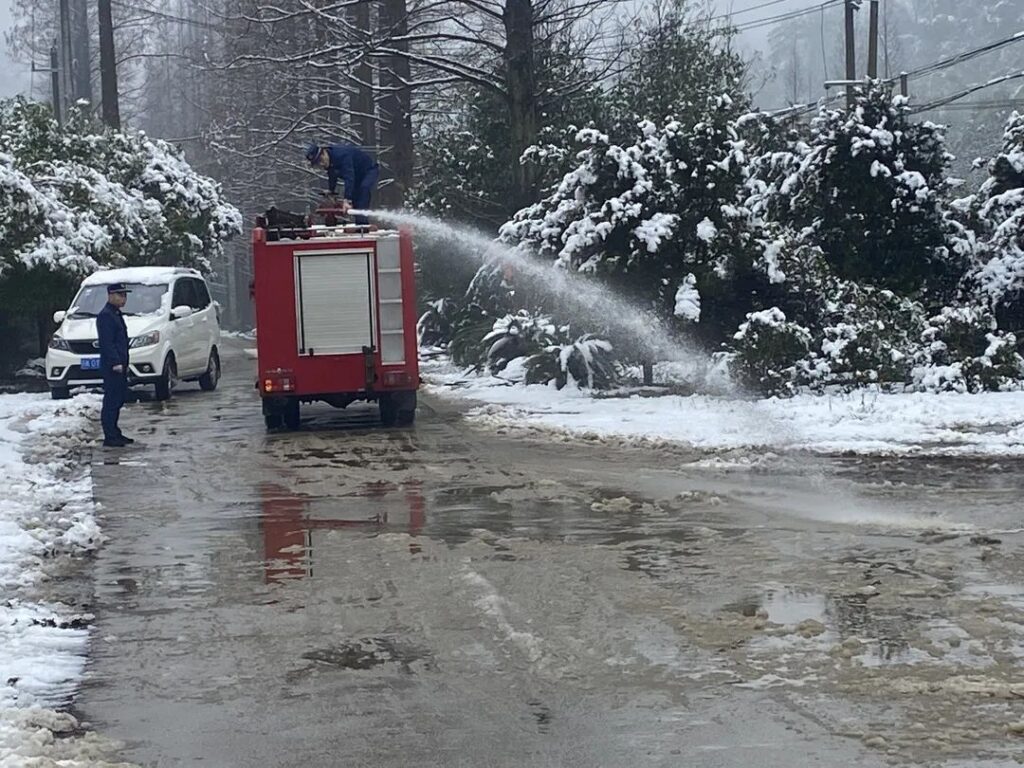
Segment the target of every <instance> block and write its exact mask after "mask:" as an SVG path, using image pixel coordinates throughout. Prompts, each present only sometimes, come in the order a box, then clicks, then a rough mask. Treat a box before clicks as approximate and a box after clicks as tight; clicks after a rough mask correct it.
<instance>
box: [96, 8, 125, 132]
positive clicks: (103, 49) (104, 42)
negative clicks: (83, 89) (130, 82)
mask: <svg viewBox="0 0 1024 768" xmlns="http://www.w3.org/2000/svg"><path fill="white" fill-rule="evenodd" d="M98 10H99V13H98V14H97V16H98V21H99V27H100V83H101V85H100V88H101V96H102V98H103V122H104V123H106V124H107V125H108V126H110V127H111V128H113V129H114V130H115V131H119V130H121V109H120V107H119V105H118V95H117V59H116V58H115V56H114V16H113V13H112V12H111V10H110V0H98Z"/></svg>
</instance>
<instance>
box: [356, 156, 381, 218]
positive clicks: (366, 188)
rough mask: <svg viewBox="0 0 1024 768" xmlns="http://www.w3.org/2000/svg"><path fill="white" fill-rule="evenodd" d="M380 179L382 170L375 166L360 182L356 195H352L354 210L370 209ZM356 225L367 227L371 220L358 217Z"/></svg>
mask: <svg viewBox="0 0 1024 768" xmlns="http://www.w3.org/2000/svg"><path fill="white" fill-rule="evenodd" d="M379 178H380V168H379V167H378V166H376V165H375V166H373V167H372V168H371V169H370V170H368V171H367V172H366V175H365V176H363V178H362V179H360V180H359V186H358V187H356V191H355V194H353V195H352V207H353V208H355V209H356V210H357V211H365V210H367V209H368V208H369V207H370V199H371V198H372V197H373V191H374V190H375V189H377V180H378V179H379ZM355 223H356V224H359V225H362V226H366V225H367V224H369V223H370V220H369V219H368V218H367V217H366V216H356V218H355Z"/></svg>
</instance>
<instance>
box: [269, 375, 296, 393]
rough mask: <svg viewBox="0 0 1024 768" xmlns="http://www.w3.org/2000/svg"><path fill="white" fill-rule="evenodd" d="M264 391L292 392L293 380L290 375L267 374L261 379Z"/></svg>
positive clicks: (293, 389) (293, 388)
mask: <svg viewBox="0 0 1024 768" xmlns="http://www.w3.org/2000/svg"><path fill="white" fill-rule="evenodd" d="M263 391H264V392H294V391H295V380H294V379H293V378H291V377H290V376H268V377H267V378H265V379H264V380H263Z"/></svg>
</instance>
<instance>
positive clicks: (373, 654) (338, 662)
mask: <svg viewBox="0 0 1024 768" xmlns="http://www.w3.org/2000/svg"><path fill="white" fill-rule="evenodd" d="M302 658H303V659H305V660H306V661H311V662H313V663H314V666H315V667H334V668H337V669H350V670H367V669H373V668H374V667H380V666H383V665H385V664H398V665H399V666H400V667H401V668H402V670H403V671H405V672H409V673H412V672H413V671H414V669H413V665H414V663H415V662H421V661H426V660H428V659H429V654H428V653H427V652H426V651H425V650H424V649H422V648H416V647H414V646H411V645H409V644H408V643H402V642H400V641H398V640H396V639H395V638H392V637H364V638H361V639H359V640H355V641H353V642H349V643H341V644H340V645H335V646H330V647H327V648H317V649H315V650H312V651H307V652H305V653H303V654H302ZM311 670H312V667H310V668H307V669H306V670H305V671H307V672H308V671H311Z"/></svg>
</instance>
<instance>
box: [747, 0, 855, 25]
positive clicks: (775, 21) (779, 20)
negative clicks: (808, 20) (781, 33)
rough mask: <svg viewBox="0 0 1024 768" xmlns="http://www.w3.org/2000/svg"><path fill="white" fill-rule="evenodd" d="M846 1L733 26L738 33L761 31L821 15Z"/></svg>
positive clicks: (832, 1) (829, 0) (832, 0)
mask: <svg viewBox="0 0 1024 768" xmlns="http://www.w3.org/2000/svg"><path fill="white" fill-rule="evenodd" d="M843 2H844V0H825V2H823V3H815V4H814V5H812V6H810V7H808V8H802V9H799V10H796V11H789V12H787V13H780V14H777V15H775V16H767V17H765V18H763V19H752V20H750V21H744V22H742V23H740V24H735V25H733V27H732V28H733V29H735V30H736V31H738V32H746V31H749V30H752V29H760V28H761V27H767V26H771V25H772V24H780V23H782V22H784V21H792V20H793V19H799V18H801V17H803V16H807V15H809V14H812V13H819V12H821V11H823V10H824V9H825V8H831V7H833V6H837V5H842V4H843Z"/></svg>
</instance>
